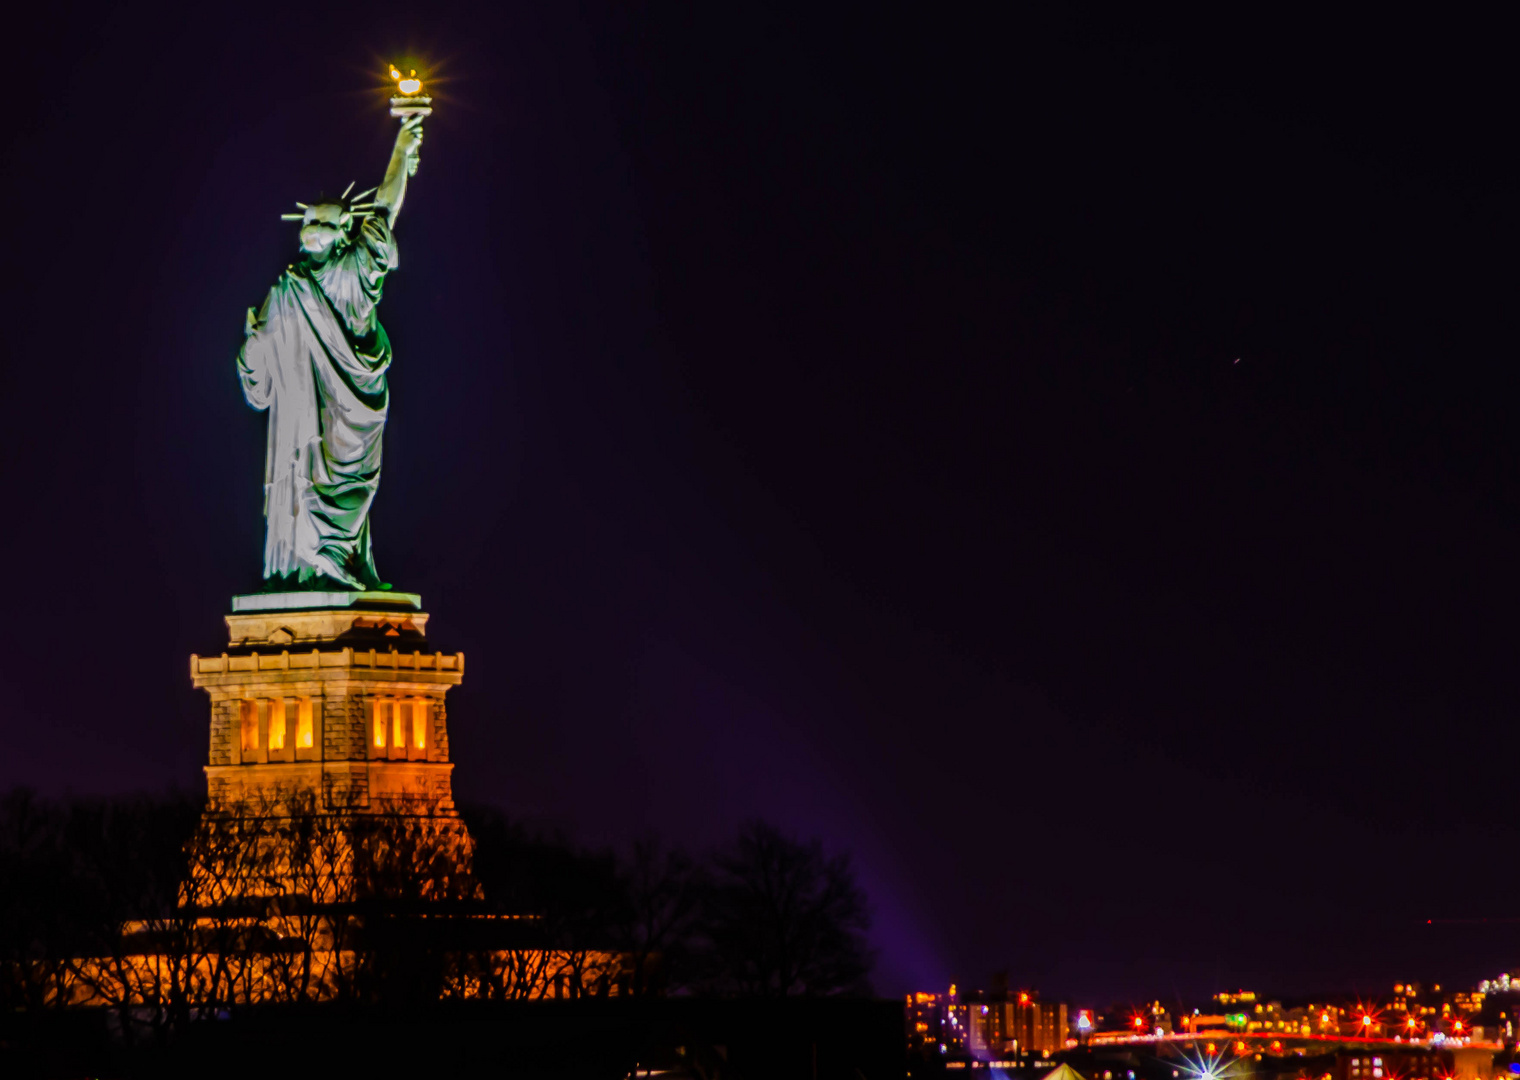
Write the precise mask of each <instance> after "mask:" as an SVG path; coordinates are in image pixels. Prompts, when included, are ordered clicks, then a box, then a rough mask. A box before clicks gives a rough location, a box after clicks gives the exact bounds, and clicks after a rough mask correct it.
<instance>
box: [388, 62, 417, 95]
mask: <svg viewBox="0 0 1520 1080" xmlns="http://www.w3.org/2000/svg"><path fill="white" fill-rule="evenodd" d="M391 78H393V79H395V80H396V89H397V90H399V91H401V93H403V94H406V95H408V96H410V95H412V94H417V93H421V91H422V80H421V79H419V78H417V72H416V71H409V72H407V73H406V74H405V75H403V74H401V72H399V71H397V70H396V66H395V65H394V64H392V65H391Z"/></svg>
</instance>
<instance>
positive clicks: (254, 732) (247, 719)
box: [238, 701, 259, 750]
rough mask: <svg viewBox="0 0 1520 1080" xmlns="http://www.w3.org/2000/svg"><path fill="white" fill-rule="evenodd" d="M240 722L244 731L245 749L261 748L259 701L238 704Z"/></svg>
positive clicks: (243, 742)
mask: <svg viewBox="0 0 1520 1080" xmlns="http://www.w3.org/2000/svg"><path fill="white" fill-rule="evenodd" d="M238 721H239V727H240V728H241V729H242V736H243V737H242V745H243V749H244V750H257V749H258V748H259V703H258V702H257V701H240V702H238Z"/></svg>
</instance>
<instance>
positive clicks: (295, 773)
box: [190, 593, 464, 815]
mask: <svg viewBox="0 0 1520 1080" xmlns="http://www.w3.org/2000/svg"><path fill="white" fill-rule="evenodd" d="M427 621H428V617H427V615H426V614H425V613H424V612H423V611H422V610H421V600H420V598H419V597H416V596H413V595H410V594H406V593H346V594H345V593H335V594H331V595H329V594H325V593H283V594H281V593H264V594H255V595H253V596H248V597H236V598H234V601H233V614H231V615H228V616H227V630H228V645H227V649H226V651H224V652H223V653H222V654H221V655H220V656H192V657H191V658H190V679H191V681H192V682H193V683H194V684H195V685H196V686H197V687H199V688H200V689H202V690H205V691H206V692H207V693H208V694H209V695H210V696H211V748H210V757H209V761H208V763H207V765H206V782H207V791H208V813H218V812H222V813H225V812H227V811H229V810H231V809H232V808H234V807H237V806H244V805H251V804H257V805H258V806H260V807H262V808H264V809H265V810H267V809H268V808H270V807H273V806H275V805H277V804H278V805H288V806H291V807H296V806H300V807H316V808H320V809H321V810H322V811H325V812H339V813H342V812H355V813H366V812H371V813H372V812H395V811H397V810H400V811H402V812H407V811H408V810H410V811H411V812H414V813H423V814H429V815H438V814H445V815H453V814H454V813H455V810H454V800H453V789H452V785H451V783H450V773H451V771H452V770H453V768H454V766H453V765H452V763H451V762H450V761H449V736H448V724H447V711H446V710H445V707H444V695H445V694H447V693H448V690H449V688H450V687H452V686H457V685H459V682H460V679H461V678H463V676H464V654H463V653H442V652H436V651H433V650H431V649H429V648H428V642H427V634H426V631H427Z"/></svg>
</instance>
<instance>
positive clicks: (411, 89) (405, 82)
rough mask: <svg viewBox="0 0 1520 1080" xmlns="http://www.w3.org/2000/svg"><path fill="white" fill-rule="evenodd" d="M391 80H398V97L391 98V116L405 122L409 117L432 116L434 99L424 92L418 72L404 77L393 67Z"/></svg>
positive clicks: (412, 72) (411, 72) (409, 73)
mask: <svg viewBox="0 0 1520 1080" xmlns="http://www.w3.org/2000/svg"><path fill="white" fill-rule="evenodd" d="M391 78H392V79H395V80H396V95H395V96H394V97H393V98H391V115H392V116H399V117H400V118H401V119H403V120H405V119H406V118H407V117H409V116H432V115H433V99H432V98H430V97H428V96H427V95H426V94H424V93H423V92H422V80H421V79H419V78H417V72H416V71H410V72H408V73H407V74H405V75H403V74H401V72H400V71H399V70H397V68H396V67H395V66H394V65H392V66H391Z"/></svg>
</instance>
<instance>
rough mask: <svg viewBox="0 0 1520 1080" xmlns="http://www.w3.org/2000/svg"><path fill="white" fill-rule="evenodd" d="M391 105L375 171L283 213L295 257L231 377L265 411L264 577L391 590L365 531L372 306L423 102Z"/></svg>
mask: <svg viewBox="0 0 1520 1080" xmlns="http://www.w3.org/2000/svg"><path fill="white" fill-rule="evenodd" d="M413 85H417V86H420V84H413ZM419 100H421V101H425V100H426V99H419ZM392 111H393V112H395V113H396V114H397V115H401V116H403V119H402V123H401V130H400V132H399V133H398V134H397V136H396V147H395V150H394V151H393V152H392V154H391V160H390V166H389V167H388V168H387V169H386V172H385V180H384V181H383V182H382V183H381V184H380V186H379V187H378V188H371V189H370V190H369V191H366V192H363V193H362V194H359V195H354V196H352V197H350V195H349V192H351V191H352V190H353V185H352V184H350V185H349V186H348V190H347V191H345V192H344V193H343V194H342V195H341V196H339V197H338V198H337V199H336V200H331V201H323V202H317V203H313V204H312V205H310V206H307V205H306V204H304V203H297V204H296V205H297V206H299V207H300V208H301V213H299V214H286V215H284V216H285V219H286V220H298V221H300V222H301V258H300V261H299V262H297V263H295V264H293V265H291V266H290V267H289V268H288V269H287V270H286V271H285V272H284V273H283V274H281V275H280V279H279V280H278V281H277V282H275V285H274V288H272V289H270V290H269V295H268V297H266V298H265V300H264V306H263V307H262V308H260V309H259V311H258V313H257V314H255V313H254V311H253V309H252V308H249V309H248V320H247V325H246V326H245V328H244V333H245V334H246V336H247V340H246V341H244V343H243V348H242V350H241V351H240V352H239V353H238V374H239V375H240V376H241V378H242V383H243V396H244V397H245V398H247V399H248V404H250V405H252V406H253V407H254V408H255V409H259V410H264V409H267V410H269V443H268V451H267V455H266V457H265V462H264V518H265V521H266V524H267V531H266V533H265V538H264V580H265V585H266V588H287V589H334V588H338V589H377V588H389V586H387V585H384V584H383V583H382V582H381V581H380V577H379V575H378V574H377V573H376V572H375V560H374V556H373V554H372V553H371V551H370V532H369V510H370V504H371V503H373V502H374V498H375V490H376V488H378V487H379V484H380V441H381V436H382V435H383V434H384V431H385V414H386V408H387V406H388V404H389V393H388V391H387V389H386V384H385V372H386V369H387V368H388V367H389V366H390V362H391V346H390V341H389V339H388V338H387V337H386V335H385V329H384V328H383V327H382V326H381V325H380V322H379V320H378V319H377V318H376V314H375V309H376V308H377V307H378V305H379V303H380V293H381V288H382V286H383V285H384V282H385V275H386V274H388V273H390V272H391V271H392V270H394V269H395V268H396V266H397V265H398V261H397V255H396V241H395V237H394V235H393V234H392V230H393V229H394V228H395V225H396V216H397V215H398V214H399V213H400V212H401V203H402V200H403V199H404V198H405V196H406V183H407V178H408V177H409V176H411V175H412V174H413V173H415V172H416V170H417V154H418V150H419V148H420V147H421V145H422V121H423V117H424V116H425V115H426V113H427V112H428V111H430V110H425V109H420V108H416V109H405V110H402V111H400V112H397V110H396V109H393V110H392ZM370 196H373V198H370ZM366 199H368V200H369V201H366Z"/></svg>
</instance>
